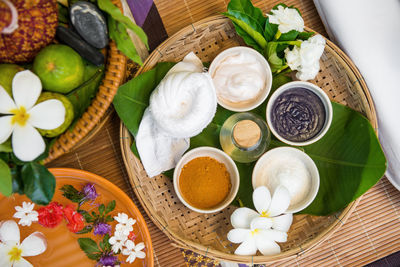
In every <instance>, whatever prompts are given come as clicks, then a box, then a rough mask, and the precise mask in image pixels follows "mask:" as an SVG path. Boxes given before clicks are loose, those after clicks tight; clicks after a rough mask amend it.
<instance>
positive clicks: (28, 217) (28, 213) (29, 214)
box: [13, 201, 39, 226]
mask: <svg viewBox="0 0 400 267" xmlns="http://www.w3.org/2000/svg"><path fill="white" fill-rule="evenodd" d="M34 207H35V204H33V203H31V202H25V201H24V202H22V207H21V206H15V210H16V211H17V212H16V213H14V216H13V217H14V218H17V219H20V220H19V222H18V224H20V225H22V226H31V224H32V222H37V221H38V215H39V214H38V212H37V211H36V210H33V208H34Z"/></svg>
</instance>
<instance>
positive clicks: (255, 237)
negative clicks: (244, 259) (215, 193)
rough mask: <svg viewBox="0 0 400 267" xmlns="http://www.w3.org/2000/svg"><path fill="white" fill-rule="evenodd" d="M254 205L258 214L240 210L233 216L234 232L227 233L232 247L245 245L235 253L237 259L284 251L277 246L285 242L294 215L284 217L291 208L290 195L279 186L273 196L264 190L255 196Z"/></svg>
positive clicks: (257, 190)
mask: <svg viewBox="0 0 400 267" xmlns="http://www.w3.org/2000/svg"><path fill="white" fill-rule="evenodd" d="M253 203H254V206H255V208H256V210H257V212H256V211H254V210H252V209H249V208H238V209H236V210H235V211H234V212H233V213H232V215H231V223H232V226H233V227H234V228H235V229H232V230H231V231H229V233H228V240H229V241H231V242H232V243H242V244H241V245H240V246H239V247H238V248H237V249H236V251H235V254H238V255H255V254H256V252H257V249H258V250H259V251H260V252H261V253H262V254H263V255H275V254H278V253H279V252H280V251H281V250H280V247H279V245H278V244H276V242H286V239H287V234H286V232H287V231H288V230H289V228H290V225H291V224H292V221H293V215H292V214H283V215H281V214H282V213H284V212H285V211H286V210H287V208H288V207H289V204H290V195H289V191H288V190H287V189H286V188H285V187H284V186H278V187H277V188H276V189H275V192H274V195H273V197H272V198H271V194H270V192H269V190H268V188H266V187H265V186H260V187H257V188H256V189H255V190H254V192H253Z"/></svg>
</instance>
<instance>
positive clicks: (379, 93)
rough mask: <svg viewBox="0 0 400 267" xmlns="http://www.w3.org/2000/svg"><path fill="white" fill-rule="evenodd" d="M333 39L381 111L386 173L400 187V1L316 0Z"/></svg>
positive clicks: (380, 134)
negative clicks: (356, 70) (348, 59)
mask: <svg viewBox="0 0 400 267" xmlns="http://www.w3.org/2000/svg"><path fill="white" fill-rule="evenodd" d="M314 3H315V5H316V7H317V10H318V13H319V15H320V16H321V19H322V21H323V23H324V25H325V28H326V30H327V32H328V34H329V37H330V38H331V40H333V41H334V42H335V43H337V44H338V45H339V46H340V47H341V48H342V49H343V50H344V51H345V52H346V53H347V55H348V56H350V58H351V59H352V60H353V61H354V63H355V64H356V65H357V67H358V68H359V70H360V72H361V73H362V75H363V77H364V79H365V81H366V83H367V84H368V88H369V90H370V92H371V95H372V98H373V100H374V102H375V107H376V111H377V115H378V125H379V139H380V142H381V144H382V147H383V150H384V152H385V155H386V158H387V160H388V169H387V172H386V176H387V177H388V179H389V180H390V181H391V182H392V184H393V185H394V186H395V187H396V188H397V189H398V190H400V119H399V117H400V115H399V113H400V1H399V0H385V1H377V0H335V1H332V0H314Z"/></svg>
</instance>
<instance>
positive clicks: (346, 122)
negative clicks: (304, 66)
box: [114, 63, 386, 215]
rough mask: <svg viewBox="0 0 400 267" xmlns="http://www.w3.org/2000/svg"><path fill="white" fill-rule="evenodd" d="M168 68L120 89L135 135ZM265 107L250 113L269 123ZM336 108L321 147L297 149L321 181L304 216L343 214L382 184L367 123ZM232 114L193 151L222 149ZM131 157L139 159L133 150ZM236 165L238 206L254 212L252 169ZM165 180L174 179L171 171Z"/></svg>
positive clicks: (223, 115) (222, 116)
mask: <svg viewBox="0 0 400 267" xmlns="http://www.w3.org/2000/svg"><path fill="white" fill-rule="evenodd" d="M172 65H173V64H171V65H170V66H171V67H172ZM167 66H168V65H166V63H164V64H158V65H156V66H155V67H154V68H153V69H152V70H151V71H149V72H150V73H149V72H146V73H143V74H140V75H139V76H137V77H135V78H134V79H132V80H131V81H129V82H128V83H126V84H125V85H124V87H121V88H120V90H121V92H118V94H120V95H119V98H120V99H119V100H114V106H115V109H116V110H117V111H118V114H119V115H120V117H121V119H122V121H123V122H124V123H125V125H126V127H127V128H128V129H129V131H130V132H131V133H132V134H136V133H137V130H138V127H139V124H140V120H141V117H142V116H143V111H144V109H145V108H146V107H147V105H148V101H149V97H150V94H151V92H152V90H154V89H155V87H156V86H157V84H158V82H159V81H160V80H161V79H162V75H161V74H163V73H164V74H165V73H167V71H168V67H167ZM156 74H158V76H157V75H156ZM155 77H157V79H156V80H155ZM289 81H291V78H289V77H288V76H286V75H284V74H279V75H276V76H275V78H274V80H273V88H272V90H275V89H276V88H278V87H279V86H280V85H282V84H284V83H287V82H289ZM118 94H117V95H118ZM138 95H140V98H138ZM121 99H124V101H121ZM138 99H140V101H138ZM125 100H126V101H125ZM266 102H267V101H265V102H264V103H263V105H261V106H260V107H258V108H256V109H254V110H252V111H251V112H253V113H255V114H258V115H260V116H262V117H263V118H264V119H265V107H266ZM332 107H333V118H334V119H333V121H332V124H331V127H330V130H329V131H328V132H327V134H326V135H325V136H324V137H323V138H322V139H321V140H320V141H318V142H316V143H314V144H312V145H309V146H305V147H300V148H299V149H302V150H304V152H306V153H307V154H308V155H309V156H310V157H311V158H312V159H313V160H314V161H315V163H316V165H317V167H318V170H319V173H320V180H321V181H320V190H319V192H318V195H317V197H316V199H315V200H314V202H313V203H312V204H311V205H310V206H309V207H308V208H307V209H306V210H304V211H303V213H307V214H313V215H327V214H331V213H333V212H337V211H339V210H341V209H343V208H344V207H345V206H346V205H348V204H349V203H350V202H351V201H353V200H355V199H356V198H358V197H359V196H361V195H362V194H363V193H365V192H366V191H367V190H368V189H369V188H371V187H372V186H373V185H374V184H375V183H376V182H377V181H379V179H380V178H381V177H382V176H383V174H384V172H385V170H386V159H385V156H384V154H383V152H382V149H381V146H380V144H379V141H378V139H377V137H376V135H375V132H374V129H373V127H372V126H371V124H370V123H369V121H368V120H367V119H366V118H365V117H364V116H362V115H361V114H360V113H358V112H356V111H354V110H352V109H350V108H348V107H346V106H343V105H341V104H337V103H335V102H332ZM232 114H233V112H232V111H229V110H226V109H224V108H222V107H220V106H219V107H218V109H217V112H216V114H215V117H214V119H213V121H212V122H211V123H210V124H209V125H208V126H207V128H205V129H204V130H203V132H201V133H200V134H199V135H197V136H195V137H193V138H191V139H190V149H192V148H195V147H199V146H212V147H217V148H221V147H220V144H219V131H220V129H221V127H222V124H223V123H224V121H225V120H226V119H227V118H228V117H229V116H231V115H232ZM128 115H129V116H128ZM132 117H135V119H132ZM271 144H272V147H276V146H284V145H286V144H284V143H281V142H279V141H278V140H277V139H275V138H273V139H272V141H271ZM132 151H133V152H134V153H135V155H136V156H138V154H137V151H136V149H135V145H134V144H133V145H132ZM236 164H237V166H238V169H239V173H240V179H241V181H240V187H239V192H238V195H237V201H236V204H237V205H243V206H247V207H251V208H252V206H253V204H252V199H251V196H252V191H253V187H252V184H251V175H252V170H253V167H254V163H249V164H243V163H236ZM166 174H167V176H169V177H172V176H171V174H172V171H168V172H167V173H166Z"/></svg>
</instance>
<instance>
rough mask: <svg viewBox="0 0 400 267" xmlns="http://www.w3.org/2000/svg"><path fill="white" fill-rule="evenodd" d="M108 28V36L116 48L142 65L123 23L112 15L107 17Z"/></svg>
mask: <svg viewBox="0 0 400 267" xmlns="http://www.w3.org/2000/svg"><path fill="white" fill-rule="evenodd" d="M108 30H109V32H110V38H111V39H112V40H113V41H114V42H115V43H116V44H117V47H118V49H119V50H120V51H121V52H122V53H124V55H125V56H127V57H128V58H130V59H131V60H132V61H133V62H136V63H138V64H139V65H143V61H142V59H141V58H140V56H139V54H138V52H137V50H136V47H135V45H134V44H133V43H132V40H131V38H130V37H129V34H128V32H127V31H126V26H125V24H123V23H121V22H119V21H117V20H115V19H114V18H112V17H108Z"/></svg>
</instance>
